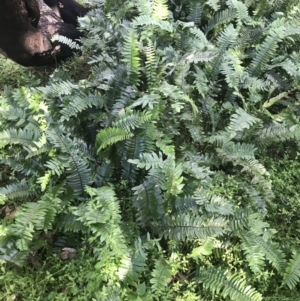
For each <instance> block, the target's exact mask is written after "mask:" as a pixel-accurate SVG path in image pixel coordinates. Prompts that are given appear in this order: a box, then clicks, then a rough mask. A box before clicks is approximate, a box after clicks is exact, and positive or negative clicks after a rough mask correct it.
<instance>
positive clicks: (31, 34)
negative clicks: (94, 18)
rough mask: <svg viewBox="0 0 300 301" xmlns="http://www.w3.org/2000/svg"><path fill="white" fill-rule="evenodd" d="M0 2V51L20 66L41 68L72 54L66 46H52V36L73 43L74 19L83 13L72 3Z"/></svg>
mask: <svg viewBox="0 0 300 301" xmlns="http://www.w3.org/2000/svg"><path fill="white" fill-rule="evenodd" d="M44 2H45V3H47V4H48V5H50V6H51V8H52V9H50V7H49V6H47V5H46V4H45V3H43V1H41V0H0V51H1V53H2V54H3V55H5V56H6V57H7V58H10V59H12V60H14V61H15V62H17V63H18V64H20V65H23V66H41V65H47V64H52V63H54V62H57V61H60V60H63V59H66V58H68V57H70V56H71V55H72V54H73V50H72V49H70V48H69V47H68V46H67V45H64V44H61V43H59V42H52V41H51V39H52V37H53V36H54V35H55V34H59V35H63V36H65V37H67V38H69V39H72V40H75V39H78V38H79V37H80V32H79V31H78V30H77V29H76V24H77V17H79V16H83V15H84V14H85V13H86V12H87V9H86V8H84V7H83V6H81V5H79V4H78V3H77V2H75V0H45V1H44Z"/></svg>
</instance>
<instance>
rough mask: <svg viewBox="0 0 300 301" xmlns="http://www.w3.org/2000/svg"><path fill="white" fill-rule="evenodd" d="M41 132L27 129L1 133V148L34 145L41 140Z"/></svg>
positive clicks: (9, 130) (8, 130)
mask: <svg viewBox="0 0 300 301" xmlns="http://www.w3.org/2000/svg"><path fill="white" fill-rule="evenodd" d="M40 136H41V134H40V131H38V130H29V129H28V130H27V129H14V128H11V129H7V130H4V131H2V132H0V148H3V147H5V146H6V145H9V144H10V145H13V144H20V145H24V146H28V145H32V144H33V142H35V141H38V140H39V139H40Z"/></svg>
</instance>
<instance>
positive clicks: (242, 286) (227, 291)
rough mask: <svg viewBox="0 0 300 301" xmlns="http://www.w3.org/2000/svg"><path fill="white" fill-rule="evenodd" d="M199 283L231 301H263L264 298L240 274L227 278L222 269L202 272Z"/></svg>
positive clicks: (210, 269)
mask: <svg viewBox="0 0 300 301" xmlns="http://www.w3.org/2000/svg"><path fill="white" fill-rule="evenodd" d="M199 274H200V275H199V278H198V279H199V281H201V282H202V283H203V285H204V287H205V288H207V289H209V290H211V291H212V292H213V293H217V294H221V295H222V296H223V297H224V298H226V297H227V296H229V298H230V299H231V300H239V301H262V296H261V294H260V293H258V292H257V291H256V290H255V289H254V288H251V286H249V285H247V284H246V281H245V280H244V279H243V278H241V276H240V275H239V274H233V275H232V276H227V275H226V272H225V271H223V270H221V269H216V268H209V269H206V270H200V272H199Z"/></svg>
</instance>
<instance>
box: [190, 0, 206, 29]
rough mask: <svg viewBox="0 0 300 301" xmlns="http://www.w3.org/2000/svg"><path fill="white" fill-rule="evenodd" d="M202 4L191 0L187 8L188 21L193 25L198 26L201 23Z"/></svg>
mask: <svg viewBox="0 0 300 301" xmlns="http://www.w3.org/2000/svg"><path fill="white" fill-rule="evenodd" d="M202 10H203V8H202V3H201V1H200V0H191V1H190V6H189V15H188V20H189V21H191V22H194V24H195V25H199V24H200V22H201V14H202Z"/></svg>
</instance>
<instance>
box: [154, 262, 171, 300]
mask: <svg viewBox="0 0 300 301" xmlns="http://www.w3.org/2000/svg"><path fill="white" fill-rule="evenodd" d="M172 275H173V272H172V269H171V268H170V266H169V265H168V263H167V262H166V261H165V260H164V259H163V258H160V259H158V260H157V261H156V262H155V267H154V269H153V271H152V272H151V276H152V278H151V279H150V283H151V288H152V290H153V291H154V292H155V293H160V294H162V293H163V291H164V288H165V287H166V286H167V285H168V283H169V282H170V278H171V276H172Z"/></svg>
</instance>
